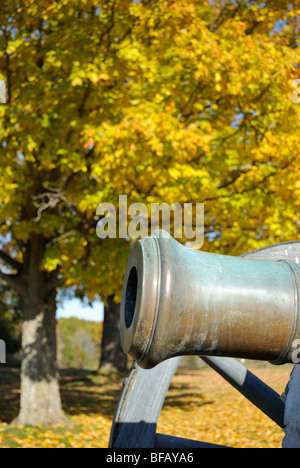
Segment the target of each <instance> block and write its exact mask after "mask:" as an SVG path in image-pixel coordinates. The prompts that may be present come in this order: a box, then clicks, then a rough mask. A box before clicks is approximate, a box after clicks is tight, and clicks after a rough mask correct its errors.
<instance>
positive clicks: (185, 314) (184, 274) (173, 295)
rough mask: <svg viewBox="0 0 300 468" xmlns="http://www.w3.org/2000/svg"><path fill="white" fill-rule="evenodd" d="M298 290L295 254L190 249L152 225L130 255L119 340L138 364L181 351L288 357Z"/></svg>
mask: <svg viewBox="0 0 300 468" xmlns="http://www.w3.org/2000/svg"><path fill="white" fill-rule="evenodd" d="M299 294H300V268H299V266H297V265H296V264H294V263H293V262H289V261H286V260H280V261H277V262H270V261H263V260H250V259H245V258H241V257H231V256H225V255H216V254H211V253H206V252H201V251H195V250H192V249H189V248H187V247H184V246H182V245H181V244H179V243H178V242H177V241H175V240H174V239H173V238H171V237H169V238H162V237H161V231H156V233H155V234H154V235H152V236H150V237H147V238H144V239H142V240H140V241H137V242H136V243H135V244H134V245H133V247H132V251H131V254H130V256H129V259H128V263H127V269H126V273H125V278H124V285H123V291H122V301H121V341H122V346H123V349H124V351H125V352H126V353H129V354H130V355H131V356H132V357H133V358H134V359H135V360H136V361H137V362H138V364H139V365H140V366H141V367H143V368H152V367H154V366H155V365H157V364H159V363H160V362H162V361H164V360H165V359H168V358H171V357H174V356H179V355H202V356H204V355H207V356H226V357H237V358H245V359H258V360H266V361H271V362H272V363H273V364H284V363H287V362H292V354H293V352H294V351H295V348H294V340H296V339H299V338H300V324H299V318H300V316H299Z"/></svg>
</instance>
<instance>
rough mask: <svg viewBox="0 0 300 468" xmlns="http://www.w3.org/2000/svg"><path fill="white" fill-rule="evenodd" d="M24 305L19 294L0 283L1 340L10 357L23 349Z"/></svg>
mask: <svg viewBox="0 0 300 468" xmlns="http://www.w3.org/2000/svg"><path fill="white" fill-rule="evenodd" d="M21 323H22V304H21V302H20V298H19V296H18V294H16V293H15V291H14V290H12V289H10V288H9V287H8V286H7V285H5V284H3V283H0V339H1V340H4V341H5V345H6V352H7V354H8V355H13V354H15V353H18V352H19V351H20V349H21Z"/></svg>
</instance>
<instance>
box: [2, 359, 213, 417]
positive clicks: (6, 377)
mask: <svg viewBox="0 0 300 468" xmlns="http://www.w3.org/2000/svg"><path fill="white" fill-rule="evenodd" d="M127 375H128V374H127V373H126V374H123V373H117V372H109V373H104V372H103V373H96V372H94V371H86V370H82V369H63V370H61V371H60V391H61V399H62V406H63V411H64V412H65V413H66V414H67V415H70V416H75V415H81V414H86V415H92V414H101V415H103V416H106V417H108V418H110V419H111V420H112V418H113V415H114V412H115V408H116V405H117V401H118V399H119V396H120V393H121V389H122V384H123V380H124V379H125V377H127ZM0 391H1V398H0V422H5V423H10V422H11V421H12V420H13V419H14V418H15V417H16V416H17V415H18V412H19V401H20V370H19V369H12V368H7V369H5V370H4V369H0ZM211 403H213V402H210V401H208V400H206V399H205V398H204V397H203V396H202V395H201V394H200V392H199V390H198V389H197V388H195V387H194V386H193V385H191V384H189V383H184V384H183V383H179V382H178V383H176V382H172V383H171V389H170V391H169V392H168V393H167V395H166V399H165V402H164V408H168V407H180V408H181V409H187V408H190V407H191V406H198V407H200V406H203V405H207V404H211Z"/></svg>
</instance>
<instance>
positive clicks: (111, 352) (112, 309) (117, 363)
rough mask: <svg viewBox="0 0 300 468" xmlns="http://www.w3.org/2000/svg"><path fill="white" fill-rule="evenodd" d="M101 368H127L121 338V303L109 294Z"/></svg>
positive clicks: (105, 315) (105, 310)
mask: <svg viewBox="0 0 300 468" xmlns="http://www.w3.org/2000/svg"><path fill="white" fill-rule="evenodd" d="M100 369H101V370H105V371H107V370H118V371H125V370H126V369H127V356H126V354H125V353H124V351H123V349H122V346H121V339H120V304H118V303H117V302H115V301H114V296H109V298H108V301H107V305H106V306H105V308H104V322H103V335H102V352H101V362H100Z"/></svg>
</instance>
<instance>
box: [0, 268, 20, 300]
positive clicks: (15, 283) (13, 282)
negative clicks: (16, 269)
mask: <svg viewBox="0 0 300 468" xmlns="http://www.w3.org/2000/svg"><path fill="white" fill-rule="evenodd" d="M0 279H1V280H3V281H5V283H6V284H7V285H8V286H10V287H11V288H12V289H14V290H15V291H17V292H18V293H19V294H20V295H21V296H23V294H24V289H23V285H22V281H21V280H20V277H19V275H9V274H7V273H3V272H2V271H0Z"/></svg>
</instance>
